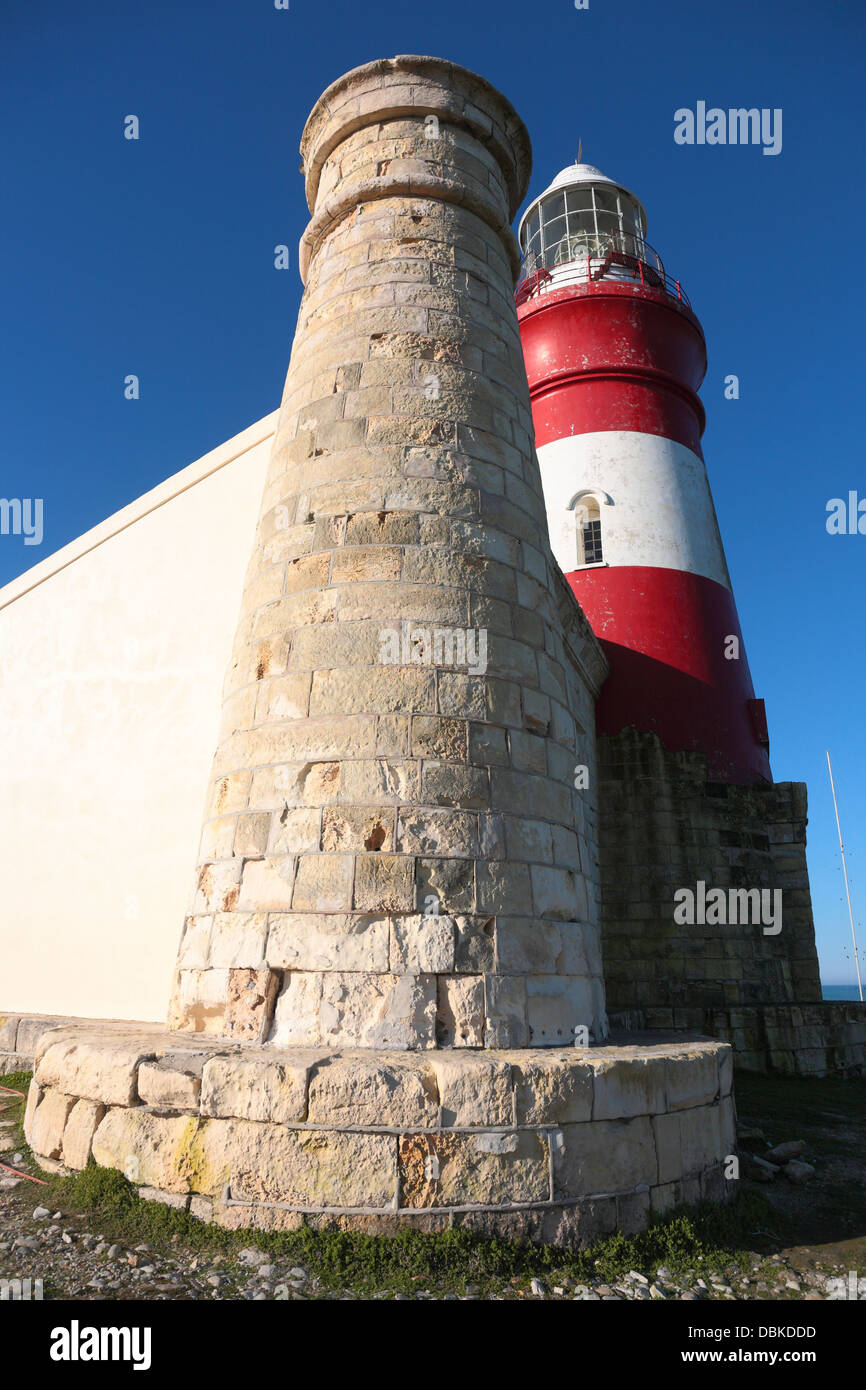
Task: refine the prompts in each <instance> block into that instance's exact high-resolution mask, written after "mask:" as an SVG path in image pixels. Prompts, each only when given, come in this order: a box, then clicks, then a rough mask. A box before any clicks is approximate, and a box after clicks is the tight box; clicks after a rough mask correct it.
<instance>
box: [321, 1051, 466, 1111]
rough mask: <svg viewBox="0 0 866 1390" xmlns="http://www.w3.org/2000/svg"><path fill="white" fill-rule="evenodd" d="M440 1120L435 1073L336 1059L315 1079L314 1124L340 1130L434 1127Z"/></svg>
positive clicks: (392, 1063)
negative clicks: (348, 1128)
mask: <svg viewBox="0 0 866 1390" xmlns="http://www.w3.org/2000/svg"><path fill="white" fill-rule="evenodd" d="M438 1116H439V1109H438V1104H437V1092H436V1085H435V1081H434V1076H433V1073H432V1072H431V1071H430V1070H428V1069H427V1068H426V1067H422V1066H420V1065H419V1064H418V1063H409V1064H407V1063H405V1062H402V1061H400V1060H395V1059H392V1058H388V1057H382V1056H376V1057H374V1058H372V1059H370V1060H369V1061H368V1060H367V1059H366V1058H364V1057H358V1056H351V1057H337V1058H333V1059H332V1060H329V1061H327V1062H323V1063H321V1064H320V1065H319V1066H317V1067H316V1068H315V1070H314V1072H313V1075H312V1078H311V1080H310V1103H309V1117H308V1118H309V1121H310V1123H311V1124H316V1125H323V1126H332V1127H334V1128H341V1127H344V1126H347V1125H372V1126H378V1127H381V1128H393V1129H403V1128H413V1129H414V1128H418V1127H423V1128H425V1129H426V1128H429V1127H433V1126H434V1125H435V1124H436V1123H437V1121H438Z"/></svg>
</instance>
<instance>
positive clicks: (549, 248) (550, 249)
mask: <svg viewBox="0 0 866 1390" xmlns="http://www.w3.org/2000/svg"><path fill="white" fill-rule="evenodd" d="M565 240H566V226H565V218H564V217H555V218H554V219H553V221H552V222H545V224H544V255H545V259H546V260H548V261H549V260H550V259H551V257H552V256H553V255H555V254H556V252H557V251H558V249H559V247H560V246H561V244H562V243H563V242H564V241H565Z"/></svg>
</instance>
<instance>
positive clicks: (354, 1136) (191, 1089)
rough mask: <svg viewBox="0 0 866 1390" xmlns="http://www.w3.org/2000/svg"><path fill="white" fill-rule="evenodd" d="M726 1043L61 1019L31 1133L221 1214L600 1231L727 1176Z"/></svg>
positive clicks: (34, 1090)
mask: <svg viewBox="0 0 866 1390" xmlns="http://www.w3.org/2000/svg"><path fill="white" fill-rule="evenodd" d="M731 1078H732V1056H731V1048H730V1047H729V1046H728V1045H727V1044H725V1043H720V1042H713V1041H708V1040H707V1039H704V1038H685V1039H684V1038H683V1037H682V1036H680V1037H678V1038H674V1037H665V1038H662V1037H660V1035H659V1034H657V1033H656V1034H654V1035H653V1040H652V1042H645V1041H643V1040H642V1039H641V1037H640V1036H635V1035H623V1036H622V1037H621V1038H619V1039H616V1040H614V1041H612V1042H611V1043H610V1044H607V1045H605V1046H600V1047H591V1048H569V1049H563V1050H558V1049H526V1050H513V1051H502V1052H498V1051H495V1052H494V1051H486V1052H481V1051H478V1052H475V1051H468V1050H466V1051H461V1050H456V1049H455V1050H446V1049H441V1050H436V1051H433V1050H431V1051H429V1052H425V1053H405V1052H400V1053H384V1052H376V1051H371V1050H357V1051H353V1052H346V1051H339V1052H335V1051H331V1050H328V1049H326V1048H321V1049H315V1050H299V1049H294V1050H285V1051H278V1050H274V1049H270V1048H263V1047H258V1048H253V1047H245V1046H243V1045H241V1044H232V1043H225V1044H222V1043H220V1042H219V1041H214V1040H210V1039H208V1040H206V1041H203V1042H196V1040H195V1038H190V1037H185V1036H182V1035H178V1034H174V1033H161V1032H155V1031H149V1030H143V1029H134V1028H130V1029H129V1030H127V1031H126V1032H120V1031H116V1032H110V1033H109V1032H100V1031H98V1030H94V1029H92V1028H91V1029H81V1028H78V1029H73V1028H61V1029H57V1030H55V1031H53V1032H49V1033H46V1034H45V1035H44V1036H43V1037H42V1039H41V1040H40V1043H39V1048H38V1050H37V1058H36V1071H35V1076H34V1080H33V1083H32V1086H31V1090H30V1095H29V1097H28V1103H27V1115H26V1119H25V1132H26V1135H27V1139H28V1142H29V1143H30V1145H31V1147H32V1149H33V1151H34V1153H35V1154H36V1155H37V1157H38V1158H40V1159H42V1160H47V1163H48V1165H49V1166H56V1164H57V1163H58V1162H59V1163H62V1164H64V1165H65V1166H66V1167H68V1168H82V1167H84V1166H85V1164H86V1163H87V1162H88V1160H89V1159H90V1157H91V1156H92V1157H93V1158H94V1159H95V1161H96V1162H97V1163H98V1164H100V1165H102V1166H104V1167H109V1168H117V1169H120V1170H121V1171H123V1172H124V1173H126V1175H127V1177H129V1178H130V1180H131V1181H133V1182H135V1183H136V1184H137V1185H138V1186H139V1188H140V1190H141V1191H142V1194H143V1195H144V1196H147V1197H154V1198H158V1199H161V1200H164V1201H167V1202H170V1203H171V1204H173V1205H178V1206H181V1207H184V1208H187V1209H189V1210H190V1211H191V1212H192V1213H193V1214H194V1215H197V1216H200V1217H202V1218H204V1219H209V1220H214V1221H216V1222H218V1223H219V1224H220V1225H223V1226H230V1227H249V1226H253V1227H258V1228H262V1229H283V1230H285V1229H293V1228H297V1227H299V1226H300V1225H302V1224H304V1223H307V1224H312V1225H323V1224H329V1223H335V1224H338V1225H340V1226H343V1227H347V1228H348V1227H353V1228H356V1229H363V1230H367V1231H380V1232H388V1231H394V1230H396V1229H397V1228H398V1227H399V1226H401V1225H405V1224H407V1223H408V1224H411V1225H412V1226H414V1227H416V1228H419V1229H423V1230H440V1229H442V1228H444V1227H446V1226H450V1225H455V1224H465V1225H471V1226H474V1227H476V1228H478V1229H481V1230H484V1231H489V1232H490V1233H491V1234H492V1233H499V1234H502V1235H510V1236H520V1237H524V1238H526V1237H528V1238H531V1239H537V1240H543V1241H550V1242H559V1243H563V1244H581V1245H585V1244H589V1243H591V1242H592V1241H594V1240H597V1239H598V1238H600V1237H601V1236H603V1235H605V1234H608V1233H610V1232H611V1231H613V1230H615V1229H617V1228H618V1229H622V1230H626V1231H630V1232H633V1231H636V1230H639V1229H641V1228H642V1227H643V1226H644V1225H645V1224H646V1223H647V1221H648V1219H649V1216H650V1213H651V1212H653V1211H664V1210H667V1209H669V1208H670V1207H672V1206H674V1205H679V1204H681V1203H692V1202H696V1201H699V1200H701V1199H706V1198H710V1199H713V1200H723V1199H724V1198H725V1196H726V1195H727V1191H728V1190H729V1189H730V1188H731V1187H732V1184H730V1183H728V1182H726V1180H725V1178H724V1160H725V1158H726V1157H727V1156H728V1155H730V1154H732V1153H733V1152H734V1149H735V1142H736V1140H735V1115H734V1104H733V1097H732V1096H731Z"/></svg>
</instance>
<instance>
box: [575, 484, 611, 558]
mask: <svg viewBox="0 0 866 1390" xmlns="http://www.w3.org/2000/svg"><path fill="white" fill-rule="evenodd" d="M599 498H601V500H602V501H604V502H606V503H610V502H611V499H610V498H609V497H608V495H607V493H604V492H603V493H595V492H589V491H587V492H579V493H577V495H576V496H575V497H573V498H572V499H571V502H570V504H569V510H570V511H572V512H573V513H574V528H575V541H576V547H575V548H576V551H577V554H576V556H575V562H576V564H577V565H578V566H582V565H603V564H604V544H603V541H602V534H601V504H600V501H599Z"/></svg>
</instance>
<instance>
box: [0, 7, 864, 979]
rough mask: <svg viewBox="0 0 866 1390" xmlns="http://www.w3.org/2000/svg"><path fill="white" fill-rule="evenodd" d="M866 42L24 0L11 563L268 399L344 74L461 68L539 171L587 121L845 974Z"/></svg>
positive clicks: (255, 414) (3, 562) (431, 10)
mask: <svg viewBox="0 0 866 1390" xmlns="http://www.w3.org/2000/svg"><path fill="white" fill-rule="evenodd" d="M864 37H866V11H864V10H863V9H862V8H861V7H860V6H858V5H857V4H856V3H851V0H822V3H821V5H820V6H817V5H814V4H811V3H805V0H791V2H790V3H782V0H762V3H761V4H760V5H756V4H755V3H754V0H728V3H726V4H724V5H721V4H717V5H712V6H710V5H703V4H700V5H698V4H695V3H694V0H658V3H656V4H647V3H640V0H589V8H588V9H586V10H580V11H578V10H576V9H575V8H574V4H573V0H539V3H538V4H534V5H527V4H526V3H523V4H519V5H518V4H516V3H513V2H512V0H499V3H493V0H471V3H466V0H460V2H459V3H458V0H417V2H416V3H415V4H406V3H405V0H377V3H376V4H375V5H374V6H370V5H366V4H362V5H359V4H347V3H342V2H341V3H333V0H330V2H329V3H321V0H320V3H317V4H314V3H312V0H290V8H289V9H288V10H276V9H275V8H274V5H273V0H211V3H205V0H196V3H191V0H170V3H169V0H146V3H143V4H132V3H130V2H129V0H103V2H102V3H100V2H99V0H82V3H81V4H79V5H69V4H67V3H61V0H42V3H40V4H39V5H38V6H34V5H33V4H32V3H25V0H5V3H4V5H3V12H2V16H0V50H2V57H0V78H2V81H0V113H2V121H3V125H4V128H5V129H6V131H7V132H11V139H9V140H8V141H7V142H6V147H5V150H4V152H3V155H2V162H3V187H4V191H5V193H6V195H7V210H6V216H5V219H4V228H3V232H2V261H0V274H2V278H3V299H4V314H5V324H4V333H3V335H2V337H3V347H2V352H3V360H2V382H3V388H4V392H5V400H4V407H5V408H4V437H5V449H4V453H3V459H2V471H0V495H2V496H5V497H42V498H44V507H45V520H44V527H45V533H44V539H43V543H42V545H41V546H40V547H38V548H36V547H32V546H25V545H24V543H23V539H22V538H21V537H12V536H0V584H2V583H5V582H6V581H8V580H9V579H11V578H13V577H14V576H15V575H17V574H19V573H21V572H22V571H23V570H25V569H27V568H29V567H30V566H31V565H33V564H35V563H37V562H38V561H39V560H40V559H42V558H44V557H45V556H47V555H49V554H50V553H51V552H52V551H54V550H56V549H58V548H59V547H60V546H62V545H65V544H66V543H67V542H68V541H70V540H72V539H73V538H74V537H75V536H77V535H79V534H80V533H81V532H82V531H84V530H86V529H87V528H88V527H90V526H93V525H95V524H96V523H97V522H99V521H100V520H101V519H102V518H103V517H105V516H107V515H109V514H110V513H112V512H113V511H116V510H117V509H118V508H120V507H122V506H124V505H125V504H126V503H128V502H130V501H132V500H133V499H134V498H135V497H137V496H138V495H139V494H140V493H142V492H144V491H146V490H147V489H148V488H150V487H153V486H154V485H155V484H157V483H158V482H160V481H161V480H162V479H164V478H166V477H169V476H170V475H171V474H172V473H174V472H176V471H177V470H178V469H180V468H182V467H184V466H185V465H186V464H187V463H189V462H191V461H192V460H193V459H195V458H198V457H199V456H200V455H202V454H204V453H205V452H207V450H208V449H211V448H213V447H214V446H215V445H217V444H219V443H220V442H221V441H222V440H224V439H226V438H227V437H229V436H231V435H232V434H235V433H237V432H238V431H239V430H241V429H243V428H244V427H245V426H246V425H248V424H250V423H252V422H253V421H254V420H256V419H258V418H260V417H261V416H262V415H264V414H266V413H267V412H268V411H270V410H272V409H273V408H274V407H275V406H276V404H277V403H278V400H279V395H280V391H281V389H282V383H283V378H284V375H285V370H286V366H287V363H288V357H289V351H290V347H291V340H292V335H293V331H294V325H295V318H296V314H297V306H298V302H299V298H300V290H301V286H300V282H299V279H298V276H297V271H296V269H295V268H294V267H293V268H292V269H291V270H289V271H278V270H275V269H274V264H273V261H274V256H273V248H274V246H275V245H276V244H278V243H287V244H288V245H289V246H290V247H291V248H292V250H293V253H294V248H295V246H296V243H297V240H298V237H299V236H300V234H301V232H302V230H303V227H304V225H305V221H306V217H307V212H306V205H305V202H304V198H303V187H302V179H301V177H300V175H299V173H298V165H299V158H298V154H297V150H298V141H299V138H300V133H301V129H302V127H303V123H304V120H305V118H306V116H307V114H308V112H309V109H310V107H311V105H312V104H313V102H314V101H315V99H316V97H317V96H318V95H319V93H320V92H321V90H322V89H323V87H325V86H326V85H327V84H328V83H329V82H331V81H332V80H333V79H334V78H336V77H338V76H339V75H340V74H341V73H343V72H344V71H345V70H346V69H348V68H350V67H354V66H357V65H358V64H359V63H362V62H366V61H368V60H370V59H372V58H377V57H382V56H390V55H392V54H394V53H434V54H437V55H439V56H441V57H447V58H451V59H453V60H455V61H457V62H460V63H464V64H466V65H467V66H469V67H472V68H474V69H475V70H476V71H478V72H481V73H482V74H483V75H484V76H485V77H487V78H489V79H490V80H491V81H492V82H494V83H495V84H496V85H497V86H498V87H500V88H501V89H502V90H503V91H504V92H505V93H506V95H507V96H508V97H509V98H510V99H511V100H512V101H513V103H514V105H515V106H516V107H517V109H518V111H519V112H520V114H521V115H522V117H523V119H524V120H525V121H526V124H527V126H528V128H529V131H530V135H531V137H532V142H533V148H534V173H533V179H532V185H531V195H532V196H534V195H535V194H537V193H538V192H539V191H540V190H541V189H542V188H543V187H544V186H546V184H547V183H548V182H549V181H550V179H551V177H552V176H553V175H554V174H555V173H556V172H557V171H558V170H559V169H560V168H561V167H562V166H563V165H565V164H567V163H570V162H571V161H572V160H573V159H574V157H575V155H576V152H577V142H578V138H579V137H580V138H582V140H583V149H584V157H585V158H586V159H588V160H589V161H590V162H592V163H595V164H598V165H599V167H601V168H602V169H603V170H604V171H605V172H606V173H608V174H610V175H611V176H612V177H614V178H616V179H618V180H620V181H622V182H623V183H625V184H626V185H627V186H628V187H630V188H632V189H633V190H634V191H635V192H636V193H637V194H638V195H639V196H640V197H641V198H642V200H643V202H644V204H645V206H646V208H647V212H648V215H649V239H650V241H651V242H652V243H653V245H654V246H656V247H657V248H658V249H659V250H660V252H661V253H662V255H663V256H664V259H665V262H666V264H667V267H668V269H669V270H670V271H671V272H672V273H673V274H674V275H675V276H676V277H677V278H679V279H680V280H681V281H682V283H683V285H684V287H685V288H686V290H687V291H688V294H689V295H690V297H691V300H692V303H693V304H694V306H695V309H696V311H697V313H698V315H699V317H700V318H701V320H702V323H703V325H704V329H705V332H706V335H707V340H708V347H709V370H708V374H707V380H706V382H705V385H704V390H703V399H704V402H705V405H706V407H707V414H708V423H707V430H706V434H705V437H704V446H705V454H706V458H707V463H708V468H709V473H710V481H711V484H712V487H713V491H714V495H715V500H716V506H717V510H718V513H719V520H720V523H721V527H722V534H723V536H724V540H725V545H726V549H727V555H728V561H729V566H730V570H731V574H732V578H733V582H734V588H735V592H736V596H737V601H738V605H739V612H740V618H741V621H742V625H743V630H744V633H745V637H746V644H747V648H748V654H749V661H750V664H751V668H752V673H753V676H754V680H755V687H756V693H757V694H758V695H761V696H763V697H764V698H765V700H766V702H767V711H768V717H769V721H770V729H771V736H772V746H771V756H772V761H773V768H774V774H775V776H776V778H777V780H779V781H783V780H788V779H791V780H805V781H807V782H808V784H809V792H810V806H811V817H810V825H809V864H810V871H811V875H812V886H813V894H814V904H815V916H816V922H817V929H818V941H819V949H820V953H821V960H822V973H823V977H824V980H825V982H826V983H835V982H847V981H849V980H852V979H853V976H854V972H853V964H852V959H851V946H850V931H849V927H848V922H847V915H846V909H845V906H844V901H843V887H842V880H841V871H840V865H839V853H838V845H837V844H836V841H835V833H836V832H835V823H834V821H833V813H832V803H831V801H830V794H829V787H828V781H827V774H826V761H825V756H824V749H825V747H826V746H827V745H828V744H829V746H830V748H831V752H832V755H833V758H834V768H835V772H836V781H837V789H838V793H839V798H840V808H841V813H842V818H843V829H844V830H845V832H846V839H847V848H848V849H849V855H850V857H849V867H850V871H851V877H852V886H853V895H854V905H855V913H856V915H857V918H858V920H859V921H861V922H863V923H866V871H864V872H863V873H862V876H861V873H860V870H861V866H862V865H866V801H864V794H863V788H864V783H866V722H864V720H863V719H862V718H861V717H860V711H861V707H862V694H861V691H862V686H863V681H864V675H866V671H864V623H863V614H862V607H863V595H864V585H863V575H864V567H866V536H860V535H855V536H829V535H828V534H827V532H826V529H825V517H826V504H827V501H828V500H829V499H830V498H831V497H837V496H842V497H847V495H848V492H849V491H850V490H852V489H853V490H858V489H859V495H860V496H861V497H866V469H864V466H863V445H862V436H861V429H860V426H859V423H858V420H859V413H860V412H859V400H860V399H861V398H862V365H861V364H862V356H863V353H862V331H863V289H862V284H863V270H862V265H861V261H862V256H861V253H860V246H859V234H857V233H856V228H857V227H858V226H862V224H863V219H864V207H863V201H864V195H863V178H862V174H861V171H860V168H859V165H860V162H861V161H860V160H859V148H860V143H861V140H862V126H863V100H862V86H863V78H862V62H863V51H864ZM701 100H702V101H706V103H707V105H708V106H718V107H722V108H725V109H727V108H728V107H738V106H749V107H751V106H757V107H759V108H763V107H766V108H776V107H780V108H782V111H783V144H782V151H781V153H780V154H778V155H777V156H764V155H763V154H762V153H761V150H760V148H759V147H751V146H749V147H739V146H732V147H728V146H716V147H710V146H702V147H701V146H693V147H687V146H680V145H677V144H675V142H674V139H673V132H674V112H675V110H677V108H680V107H691V108H694V107H695V105H696V103H697V102H698V101H701ZM130 113H132V114H136V115H137V116H138V117H139V119H140V123H141V138H140V139H139V140H138V141H137V142H133V141H127V140H124V139H123V119H124V117H125V116H126V115H128V114H130ZM127 373H135V374H136V375H138V376H139V378H140V381H141V398H140V400H138V401H134V402H132V401H127V400H125V399H124V395H123V381H124V377H125V376H126V375H127ZM728 373H736V375H737V376H738V377H739V380H740V399H739V400H737V401H726V400H725V398H724V394H723V382H724V377H725V376H726V375H727V374H728ZM860 935H861V939H862V941H863V946H864V948H866V927H861V932H860Z"/></svg>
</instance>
